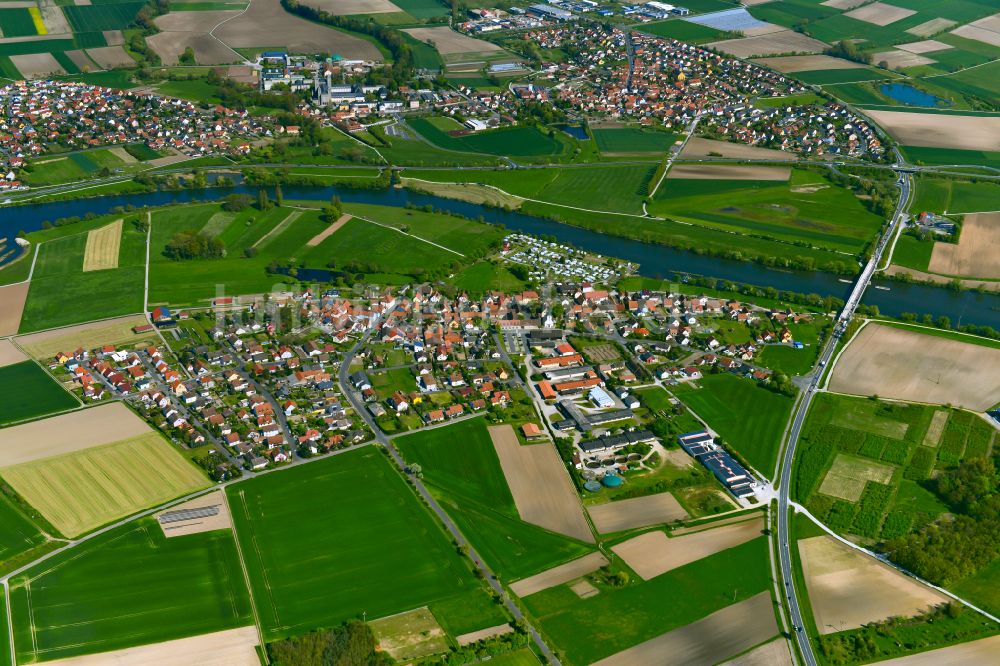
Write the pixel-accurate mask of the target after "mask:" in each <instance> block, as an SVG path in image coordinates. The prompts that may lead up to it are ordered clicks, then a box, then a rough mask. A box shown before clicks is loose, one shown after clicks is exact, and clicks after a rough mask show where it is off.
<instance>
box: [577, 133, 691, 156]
mask: <svg viewBox="0 0 1000 666" xmlns="http://www.w3.org/2000/svg"><path fill="white" fill-rule="evenodd" d="M590 131H591V133H593V135H594V140H595V141H597V147H598V149H599V150H600V151H601V152H602V153H665V152H666V151H667V149H668V148H670V146H672V145H674V142H676V141H677V140H678V139H679V138H680V137H678V135H676V134H674V133H672V132H664V131H661V130H647V129H640V128H638V127H615V128H603V129H602V128H593V129H591V130H590Z"/></svg>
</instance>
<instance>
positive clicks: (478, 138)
mask: <svg viewBox="0 0 1000 666" xmlns="http://www.w3.org/2000/svg"><path fill="white" fill-rule="evenodd" d="M439 120H440V119H438V118H432V119H427V118H414V119H412V120H410V121H409V124H410V126H411V127H412V128H413V129H415V130H416V131H417V132H420V134H422V135H423V136H424V138H426V139H427V140H428V141H431V142H432V143H434V144H436V145H438V146H440V147H441V148H445V149H447V150H454V151H463V152H470V153H486V154H488V155H517V156H524V157H545V156H549V157H554V156H558V155H561V154H563V153H566V152H568V150H569V149H570V143H574V142H573V140H572V139H570V138H569V137H565V138H563V137H561V136H559V135H558V134H556V135H554V136H549V134H547V133H543V132H542V131H540V130H539V129H537V128H535V127H531V126H526V127H513V128H509V129H497V130H486V131H483V132H476V133H471V134H466V135H464V136H452V135H450V134H448V132H447V131H445V129H443V128H441V127H439V125H440V123H439V122H434V121H439ZM451 124H452V125H456V127H455V128H454V129H458V127H457V123H454V121H452V123H451ZM449 129H452V128H450V127H449Z"/></svg>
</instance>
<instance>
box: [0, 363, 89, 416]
mask: <svg viewBox="0 0 1000 666" xmlns="http://www.w3.org/2000/svg"><path fill="white" fill-rule="evenodd" d="M79 406H80V403H79V402H78V401H77V399H76V398H74V397H73V394H72V393H70V392H69V391H67V390H65V389H64V388H63V387H62V386H60V385H59V384H58V383H57V382H56V381H55V380H54V379H52V377H50V376H49V373H47V372H46V371H45V370H43V369H42V368H41V366H39V365H38V364H37V363H35V362H34V361H22V362H20V363H15V364H14V365H8V366H4V367H0V425H7V424H10V423H14V422H15V421H24V420H27V419H34V418H38V417H40V416H45V415H47V414H54V413H56V412H62V411H65V410H67V409H73V408H75V407H79Z"/></svg>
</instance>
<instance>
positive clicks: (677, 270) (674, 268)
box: [0, 184, 1000, 329]
mask: <svg viewBox="0 0 1000 666" xmlns="http://www.w3.org/2000/svg"><path fill="white" fill-rule="evenodd" d="M257 190H258V188H257V187H256V186H248V185H244V184H237V185H235V186H234V187H231V188H210V189H185V190H176V191H174V190H171V191H156V192H144V193H134V194H122V195H110V196H101V197H94V198H90V199H75V200H68V201H51V202H46V203H39V204H28V205H20V206H7V207H2V208H0V238H2V237H7V238H9V239H13V238H14V236H15V235H17V234H18V233H19V232H20V231H24V232H32V231H37V230H39V229H41V228H42V223H43V222H44V221H54V220H57V219H59V218H66V217H73V216H79V217H83V216H85V215H87V214H88V213H93V214H95V215H105V214H107V213H110V212H112V210H114V209H115V208H117V207H119V206H130V205H131V206H134V207H136V208H141V207H143V206H149V207H156V206H166V205H169V204H174V203H178V204H179V203H187V202H192V201H205V200H213V199H221V198H222V197H224V196H226V195H228V194H231V193H234V192H236V193H244V194H250V195H256V194H257ZM283 191H284V197H285V199H286V200H316V201H322V202H325V201H328V200H329V199H330V198H331V197H332V196H334V195H336V196H339V197H340V198H341V200H342V201H344V202H348V203H350V202H355V203H366V204H379V205H385V206H405V205H407V204H410V205H414V206H427V205H430V206H433V207H434V208H437V209H440V210H447V211H450V212H453V213H457V214H460V215H464V216H466V217H469V218H474V219H478V218H481V219H483V220H485V221H487V222H490V223H493V224H502V225H504V226H505V227H507V228H508V229H511V230H513V231H519V232H522V233H529V234H534V235H538V236H548V237H552V238H555V239H556V240H558V241H559V242H562V243H566V244H569V245H573V246H575V247H578V248H580V249H583V250H587V251H591V252H595V253H598V254H602V255H605V256H609V257H616V258H618V259H623V260H626V261H631V262H633V263H637V264H639V267H640V268H639V274H640V275H642V276H645V277H651V278H665V279H677V278H678V277H679V276H680V277H683V276H684V275H695V276H705V277H713V278H717V279H720V280H728V281H731V282H736V283H740V284H748V285H754V286H757V287H765V288H766V287H773V288H775V289H778V290H780V291H791V292H797V293H802V294H813V293H814V294H819V295H820V296H823V297H826V296H834V297H837V298H841V299H844V298H846V297H847V295H848V292H849V291H850V288H851V284H848V283H846V282H844V281H843V280H844V278H843V277H841V276H837V275H834V274H831V273H824V272H821V271H795V270H786V269H775V268H769V267H767V266H763V265H761V264H756V263H752V262H744V261H734V260H731V259H724V258H720V257H712V256H706V255H698V254H695V253H693V252H688V251H683V250H676V249H673V248H670V247H666V246H663V245H656V244H652V243H645V242H642V241H638V240H632V239H628V238H620V237H617V236H608V235H605V234H600V233H597V232H594V231H589V230H587V229H582V228H579V227H574V226H571V225H568V224H562V223H559V222H553V221H550V220H545V219H542V218H539V217H533V216H530V215H524V214H522V213H517V212H506V211H503V210H499V209H494V208H488V207H485V206H480V205H478V204H472V203H467V202H463V201H456V200H453V199H445V198H442V197H437V196H433V195H427V194H420V193H415V192H410V191H408V190H405V189H396V188H391V189H387V190H354V189H346V188H337V187H323V186H289V185H285V186H283ZM314 274H315V273H314ZM873 286H876V287H888V289H878V288H875V289H869V290H868V291H867V293H866V294H865V298H864V301H863V302H864V304H866V305H874V306H877V307H878V309H879V311H880V312H881V313H883V314H886V315H889V316H894V317H898V316H899V315H901V314H902V313H906V312H911V313H914V314H917V315H924V314H929V315H931V316H933V317H935V318H936V317H940V316H946V317H948V318H950V319H951V321H952V322H954V323H956V324H958V323H962V324H975V325H979V326H992V327H993V328H996V329H1000V295H997V294H983V293H978V292H974V291H954V290H952V289H948V288H945V287H935V286H928V285H923V284H906V283H901V282H895V281H890V280H879V281H875V282H873Z"/></svg>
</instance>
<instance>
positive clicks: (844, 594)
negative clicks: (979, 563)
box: [799, 535, 948, 634]
mask: <svg viewBox="0 0 1000 666" xmlns="http://www.w3.org/2000/svg"><path fill="white" fill-rule="evenodd" d="M799 555H800V557H801V558H802V575H803V577H804V578H805V580H806V588H807V589H808V590H809V601H810V602H811V603H812V609H813V617H814V618H815V620H816V629H817V631H819V633H821V634H832V633H835V632H838V631H847V630H848V629H857V628H858V627H860V626H862V625H864V624H867V623H869V622H877V621H879V620H884V619H885V618H887V617H892V616H900V617H912V616H914V615H917V614H919V613H923V612H925V611H926V610H928V608H930V607H932V606H936V605H938V604H941V603H944V602H946V601H947V600H948V599H947V597H945V596H944V595H942V594H940V593H938V592H935V591H934V590H932V589H931V588H929V587H925V586H923V585H921V584H920V583H918V582H916V581H914V580H912V579H911V578H908V577H906V576H904V575H903V574H901V573H899V572H898V571H896V570H895V569H892V568H891V567H889V566H886V565H885V564H882V563H881V562H879V561H878V560H876V559H874V558H871V557H868V556H867V555H863V554H862V553H859V552H858V551H856V550H854V549H853V548H851V547H849V546H846V545H844V544H842V543H840V542H839V541H837V540H836V539H834V538H833V537H830V536H825V535H824V536H817V537H811V538H809V539H803V540H802V541H799Z"/></svg>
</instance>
